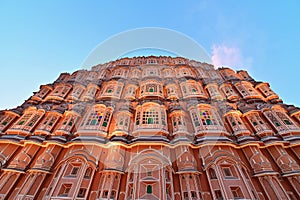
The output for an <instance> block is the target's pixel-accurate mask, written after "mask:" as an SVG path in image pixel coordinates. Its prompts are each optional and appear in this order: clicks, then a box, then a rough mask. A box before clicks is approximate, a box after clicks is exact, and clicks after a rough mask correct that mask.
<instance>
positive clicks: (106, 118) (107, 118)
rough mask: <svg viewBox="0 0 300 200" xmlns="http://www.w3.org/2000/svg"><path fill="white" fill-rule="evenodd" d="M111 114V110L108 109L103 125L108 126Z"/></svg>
mask: <svg viewBox="0 0 300 200" xmlns="http://www.w3.org/2000/svg"><path fill="white" fill-rule="evenodd" d="M110 114H111V113H110V111H107V112H106V113H105V117H104V120H103V123H102V126H104V127H107V125H108V122H109V119H110Z"/></svg>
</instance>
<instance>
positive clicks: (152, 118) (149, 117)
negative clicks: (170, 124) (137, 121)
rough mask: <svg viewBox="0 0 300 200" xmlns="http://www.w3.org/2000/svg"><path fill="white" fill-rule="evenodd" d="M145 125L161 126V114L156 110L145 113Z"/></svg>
mask: <svg viewBox="0 0 300 200" xmlns="http://www.w3.org/2000/svg"><path fill="white" fill-rule="evenodd" d="M143 124H159V113H158V112H157V111H156V110H155V109H149V110H146V111H145V112H144V113H143Z"/></svg>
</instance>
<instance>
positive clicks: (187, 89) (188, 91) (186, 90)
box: [180, 80, 207, 98]
mask: <svg viewBox="0 0 300 200" xmlns="http://www.w3.org/2000/svg"><path fill="white" fill-rule="evenodd" d="M180 87H181V90H182V94H183V98H189V97H202V98H207V95H206V94H205V93H204V90H203V88H202V86H201V84H200V83H199V82H196V81H194V80H187V81H185V82H181V83H180Z"/></svg>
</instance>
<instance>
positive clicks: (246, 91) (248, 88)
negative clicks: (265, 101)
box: [235, 81, 262, 99]
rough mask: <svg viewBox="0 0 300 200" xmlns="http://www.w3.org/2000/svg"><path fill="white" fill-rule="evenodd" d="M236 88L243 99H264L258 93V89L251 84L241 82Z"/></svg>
mask: <svg viewBox="0 0 300 200" xmlns="http://www.w3.org/2000/svg"><path fill="white" fill-rule="evenodd" d="M235 87H236V89H237V90H238V91H239V92H240V94H241V95H242V96H243V98H246V99H248V98H262V96H261V95H260V94H259V93H258V92H257V91H256V89H255V88H254V87H253V85H252V83H250V82H247V81H241V82H238V83H236V84H235Z"/></svg>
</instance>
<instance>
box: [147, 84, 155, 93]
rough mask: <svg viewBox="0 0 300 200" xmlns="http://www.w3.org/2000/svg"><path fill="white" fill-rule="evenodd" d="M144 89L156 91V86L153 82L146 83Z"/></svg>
mask: <svg viewBox="0 0 300 200" xmlns="http://www.w3.org/2000/svg"><path fill="white" fill-rule="evenodd" d="M146 91H147V92H157V86H156V85H155V84H147V86H146Z"/></svg>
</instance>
